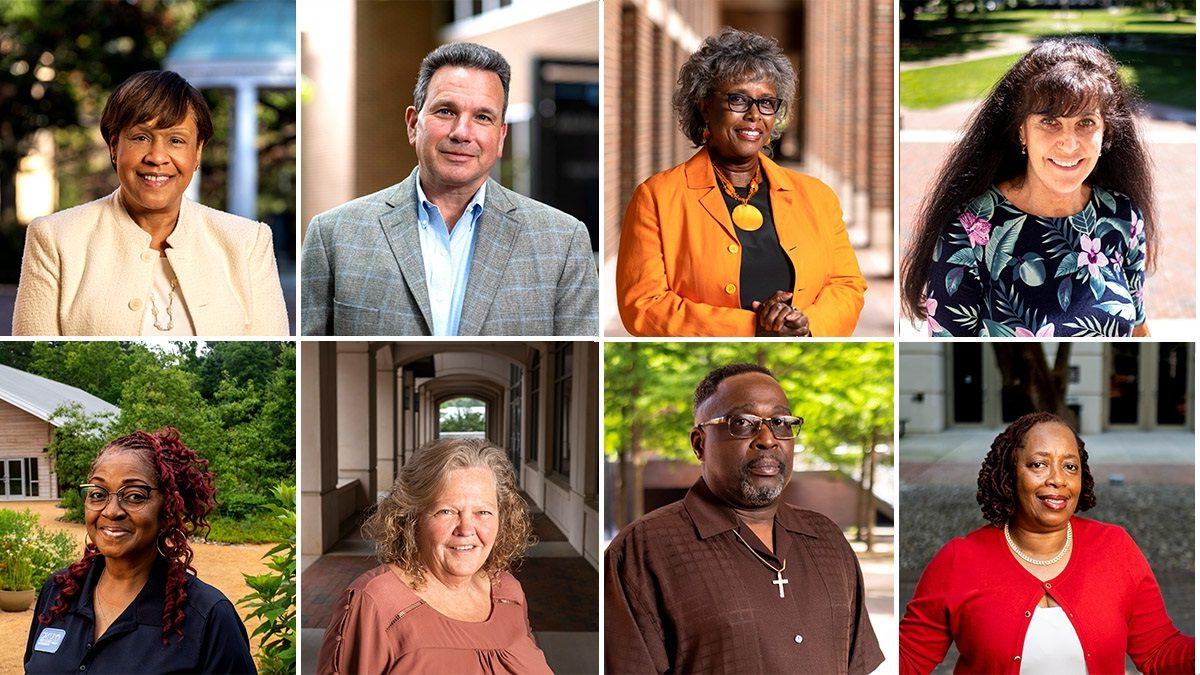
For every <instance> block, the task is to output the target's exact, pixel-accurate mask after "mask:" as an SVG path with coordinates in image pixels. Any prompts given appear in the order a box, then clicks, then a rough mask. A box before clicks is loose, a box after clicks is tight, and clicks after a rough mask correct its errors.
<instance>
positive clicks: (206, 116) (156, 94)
mask: <svg viewBox="0 0 1200 675" xmlns="http://www.w3.org/2000/svg"><path fill="white" fill-rule="evenodd" d="M188 111H191V113H192V116H193V117H194V118H195V120H196V132H197V137H196V140H197V141H199V142H200V143H207V142H208V141H209V139H211V138H212V135H213V123H212V113H211V112H210V111H209V109H208V103H207V102H206V101H205V100H204V95H203V94H201V93H200V91H199V90H198V89H196V88H195V87H193V86H192V85H190V84H188V81H187V80H185V79H183V76H182V75H180V74H179V73H176V72H172V71H170V70H147V71H143V72H140V73H137V74H136V75H132V76H130V77H129V79H128V80H125V81H124V82H122V83H121V86H119V87H117V90H116V91H114V92H113V93H112V96H109V97H108V101H107V102H106V103H105V104H104V111H103V112H102V113H101V114H100V135H101V136H103V137H104V143H105V145H107V146H108V147H109V148H112V146H113V144H114V143H116V142H117V136H118V135H120V133H121V132H122V131H124V130H126V129H128V128H130V127H132V126H134V125H137V124H143V123H145V122H150V121H151V120H154V121H155V124H156V127H157V128H159V129H166V128H168V127H173V126H175V125H176V124H179V123H180V122H182V121H183V120H184V119H185V118H187V114H188Z"/></svg>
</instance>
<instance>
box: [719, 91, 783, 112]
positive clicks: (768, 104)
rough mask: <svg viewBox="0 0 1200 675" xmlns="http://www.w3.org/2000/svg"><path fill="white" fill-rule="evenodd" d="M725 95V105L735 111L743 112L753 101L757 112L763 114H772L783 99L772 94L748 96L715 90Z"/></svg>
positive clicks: (779, 107)
mask: <svg viewBox="0 0 1200 675" xmlns="http://www.w3.org/2000/svg"><path fill="white" fill-rule="evenodd" d="M717 93H718V94H720V95H721V96H724V97H725V105H727V106H729V109H730V110H732V111H733V112H736V113H744V112H746V111H747V110H749V109H750V104H751V103H753V104H754V105H755V106H756V107H757V108H758V112H760V113H762V114H764V115H774V114H775V113H777V112H779V110H780V109H781V108H783V99H781V98H776V97H774V96H766V97H764V98H750V97H749V96H747V95H745V94H737V93H732V94H730V93H724V92H717Z"/></svg>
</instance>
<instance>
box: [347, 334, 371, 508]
mask: <svg viewBox="0 0 1200 675" xmlns="http://www.w3.org/2000/svg"><path fill="white" fill-rule="evenodd" d="M337 373H338V374H337V420H338V445H337V453H338V477H339V478H341V479H355V480H358V482H359V484H360V486H361V488H360V490H359V495H358V501H359V507H361V508H366V506H367V505H368V504H372V503H374V501H375V489H376V486H375V477H376V472H375V459H376V448H377V446H376V443H377V439H376V437H375V426H376V410H375V355H374V354H373V353H372V352H371V351H370V349H369V348H368V345H367V343H365V342H339V343H337Z"/></svg>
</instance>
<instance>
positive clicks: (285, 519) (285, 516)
mask: <svg viewBox="0 0 1200 675" xmlns="http://www.w3.org/2000/svg"><path fill="white" fill-rule="evenodd" d="M272 492H273V493H274V495H275V499H276V501H277V502H278V505H271V506H270V507H269V511H270V513H271V514H272V517H274V518H275V519H277V520H279V521H280V522H281V523H282V524H283V526H284V527H285V528H286V530H287V531H288V532H290V533H291V534H290V535H289V536H288V537H287V538H286V539H285V540H284V541H282V542H281V543H280V544H279V545H278V546H276V547H275V548H272V549H271V550H270V551H267V552H266V553H265V554H264V555H263V557H264V558H267V559H268V560H267V568H268V569H270V570H271V571H270V572H267V573H265V574H257V575H256V574H243V575H242V576H243V577H245V578H246V584H247V585H248V586H250V588H251V589H253V592H252V593H250V594H249V595H247V596H246V597H244V598H242V599H241V600H238V604H239V605H245V606H246V607H248V608H250V609H251V612H250V616H251V617H258V618H260V619H262V620H263V622H262V624H260V625H259V627H258V628H256V629H254V633H252V634H251V636H250V637H252V638H253V637H258V636H261V640H260V642H259V648H260V649H259V656H258V659H259V661H258V665H259V672H260V673H262V674H263V675H268V674H271V675H273V674H275V673H295V672H296V486H295V485H293V484H290V483H286V482H281V483H280V484H279V485H278V486H276V487H275V489H274V490H273V491H272Z"/></svg>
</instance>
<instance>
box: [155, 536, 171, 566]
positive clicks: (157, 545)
mask: <svg viewBox="0 0 1200 675" xmlns="http://www.w3.org/2000/svg"><path fill="white" fill-rule="evenodd" d="M162 540H163V535H161V534H160V535H158V539H157V540H156V541H155V542H154V548H155V549H157V550H158V554H159V555H161V556H162V557H164V558H166V559H167V560H170V559H171V556H169V555H167V554H166V552H165V551H163V549H162Z"/></svg>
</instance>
